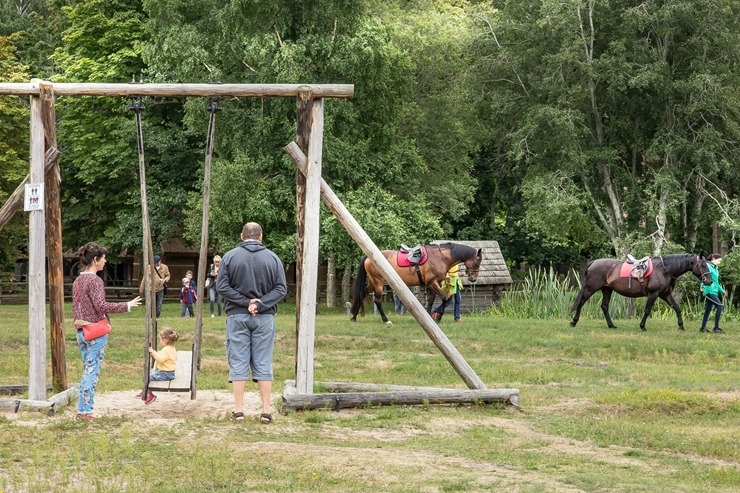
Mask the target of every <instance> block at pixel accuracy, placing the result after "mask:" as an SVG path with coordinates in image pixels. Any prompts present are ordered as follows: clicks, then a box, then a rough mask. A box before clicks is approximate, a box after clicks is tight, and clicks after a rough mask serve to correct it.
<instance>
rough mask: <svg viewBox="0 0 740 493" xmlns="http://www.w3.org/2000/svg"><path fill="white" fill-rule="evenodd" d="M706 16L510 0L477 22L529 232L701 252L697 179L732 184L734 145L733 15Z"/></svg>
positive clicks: (499, 152)
mask: <svg viewBox="0 0 740 493" xmlns="http://www.w3.org/2000/svg"><path fill="white" fill-rule="evenodd" d="M712 7H713V8H711V9H708V10H709V11H710V12H707V11H706V10H702V11H701V12H699V11H698V8H699V6H698V5H697V4H695V3H692V2H682V1H667V2H664V1H655V2H653V1H648V2H639V3H637V2H634V3H628V4H624V3H623V2H622V3H618V4H617V3H615V2H599V3H598V4H597V3H596V2H594V1H590V0H589V1H581V0H574V1H568V2H550V1H541V2H537V3H536V5H534V6H532V5H531V4H527V5H524V4H522V3H521V2H504V3H503V4H501V5H499V10H498V11H497V12H496V14H495V15H491V16H482V17H481V25H480V26H481V36H482V37H481V43H480V44H479V45H478V46H479V49H480V56H481V58H480V60H481V63H480V64H479V66H478V69H479V77H480V80H481V81H486V82H485V87H486V89H487V92H489V93H490V98H489V99H488V104H486V105H485V106H484V108H485V109H486V110H487V111H490V115H491V117H490V121H491V127H492V129H493V131H492V135H491V138H490V141H491V144H490V145H489V146H488V148H489V149H496V152H495V153H493V155H494V156H496V157H497V161H493V162H494V163H495V162H499V163H501V162H503V163H504V164H503V166H504V168H505V169H507V170H511V172H510V173H508V172H507V174H508V176H516V177H520V178H519V179H518V185H515V189H516V190H518V192H519V194H520V195H519V196H520V197H521V198H522V199H523V201H524V203H525V206H526V212H525V216H524V217H525V219H526V224H527V227H528V228H529V229H531V230H534V231H538V232H540V233H541V234H544V235H546V237H548V238H552V239H555V240H557V241H562V242H566V243H570V244H576V245H580V246H581V248H582V249H583V250H588V249H589V248H592V247H590V246H589V245H592V244H593V243H594V239H595V238H594V237H595V236H597V235H598V236H600V237H601V240H602V241H608V242H609V244H610V245H611V248H612V249H613V250H614V252H615V253H616V254H617V255H622V254H624V253H625V252H628V251H633V252H635V253H638V254H643V253H656V254H657V253H660V252H661V251H662V249H663V248H664V246H665V241H666V240H668V241H672V242H673V243H674V244H680V245H681V246H682V247H683V248H687V247H693V244H692V243H693V240H692V239H691V233H690V231H692V230H693V229H696V228H697V227H698V226H697V225H699V224H702V223H703V219H704V218H705V217H706V216H703V215H702V214H701V212H702V211H701V203H702V200H703V197H702V195H703V194H702V192H701V190H702V187H701V181H702V180H703V176H706V174H707V173H711V174H715V173H716V174H717V175H718V176H726V170H727V163H729V162H732V160H733V159H735V158H737V146H736V143H737V142H738V137H740V136H738V134H737V129H738V128H740V127H738V125H737V122H738V119H737V115H738V113H737V108H738V100H737V88H736V86H737V85H736V84H735V83H733V82H731V81H733V80H734V78H733V77H732V74H733V73H734V72H735V71H736V65H737V60H738V57H737V46H738V43H737V42H738V34H737V33H738V29H737V27H738V26H737V23H738V15H737V13H738V12H737V10H738V7H737V5H736V4H735V3H734V2H729V1H728V2H723V1H718V2H713V6H712ZM533 26H536V29H535V28H533ZM728 52H729V54H728ZM715 98H717V99H715ZM720 98H721V99H722V100H723V101H725V104H724V105H721V104H720V103H719V100H720ZM728 102H729V104H728ZM484 162H486V161H484ZM487 162H491V161H487ZM684 203H688V204H689V206H688V207H685V208H682V204H684ZM590 225H591V226H590ZM645 240H647V241H648V243H649V248H646V250H642V248H645V247H646V245H645ZM598 241H599V239H598V238H597V239H596V242H597V243H598ZM640 245H642V248H640V249H641V250H642V251H639V252H636V251H635V247H636V246H640Z"/></svg>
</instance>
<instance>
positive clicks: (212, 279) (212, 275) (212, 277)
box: [208, 255, 222, 318]
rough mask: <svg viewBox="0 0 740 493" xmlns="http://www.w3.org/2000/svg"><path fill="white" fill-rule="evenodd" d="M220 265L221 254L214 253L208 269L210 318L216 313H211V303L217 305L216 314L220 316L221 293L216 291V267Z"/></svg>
mask: <svg viewBox="0 0 740 493" xmlns="http://www.w3.org/2000/svg"><path fill="white" fill-rule="evenodd" d="M220 266H221V256H220V255H216V256H215V257H213V263H212V264H211V267H210V268H209V269H208V281H209V282H208V299H209V300H210V301H211V318H213V317H215V316H216V315H214V314H213V304H214V303H215V304H216V306H218V316H219V317H220V316H221V303H222V301H221V295H220V294H218V291H216V277H217V276H218V268H219V267H220Z"/></svg>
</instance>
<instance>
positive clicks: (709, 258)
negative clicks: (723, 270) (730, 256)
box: [707, 253, 722, 262]
mask: <svg viewBox="0 0 740 493" xmlns="http://www.w3.org/2000/svg"><path fill="white" fill-rule="evenodd" d="M718 258H722V255H720V254H719V253H713V254H711V255H709V257H707V260H709V261H710V262H711V261H712V260H715V259H718Z"/></svg>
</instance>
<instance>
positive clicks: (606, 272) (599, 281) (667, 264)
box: [570, 252, 712, 332]
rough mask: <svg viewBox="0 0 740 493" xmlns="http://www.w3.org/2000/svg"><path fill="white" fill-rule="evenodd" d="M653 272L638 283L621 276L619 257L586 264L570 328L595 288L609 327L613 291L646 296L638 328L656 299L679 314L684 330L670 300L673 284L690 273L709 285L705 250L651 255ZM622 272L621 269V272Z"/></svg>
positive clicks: (636, 280)
mask: <svg viewBox="0 0 740 493" xmlns="http://www.w3.org/2000/svg"><path fill="white" fill-rule="evenodd" d="M651 260H652V263H653V267H652V272H651V273H649V275H648V276H647V277H645V278H644V279H643V281H642V282H640V281H639V280H638V279H637V278H635V277H622V275H621V274H620V270H622V265H623V264H624V262H623V261H621V260H616V259H609V258H601V259H597V260H593V261H591V262H590V263H589V264H588V266H587V267H586V272H585V273H584V275H583V285H582V287H581V291H580V292H579V293H578V296H577V297H576V301H575V303H573V306H572V307H571V311H575V312H576V314H575V317H573V320H572V321H571V322H570V326H571V327H575V326H576V324H577V323H578V319H579V318H580V316H581V308H582V307H583V305H584V303H586V301H587V300H588V299H589V298H590V297H591V296H592V295H593V294H594V293H596V292H597V291H601V295H602V299H601V310H602V311H603V312H604V317H605V318H606V324H607V325H608V326H609V328H610V329H616V326H615V325H614V322H612V319H611V317H610V316H609V302H610V301H611V297H612V292H613V291H616V292H617V293H618V294H621V295H622V296H626V297H628V298H641V297H643V296H647V302H646V303H645V313H644V314H643V315H642V320H641V321H640V328H641V329H642V330H646V329H645V320H647V318H648V315H650V312H651V311H652V309H653V305H654V304H655V300H656V299H657V298H661V299H663V300H664V301H665V302H666V303H668V304H669V305H670V306H671V308H673V310H674V311H675V312H676V316H677V317H678V330H680V331H681V332H683V331H684V328H683V318H681V308H680V307H679V306H678V303H676V300H675V299H673V287H674V286H675V284H676V279H678V277H679V276H681V275H683V274H685V273H687V272H691V273H693V274H694V275H695V276H696V277H698V278H699V279H701V281H702V282H703V283H704V284H707V285H709V284H711V283H712V279H711V276H710V275H709V269H708V268H707V259H706V258H705V257H704V253H703V252H702V253H700V254H699V255H695V254H690V253H683V254H672V255H664V256H662V257H653V258H652V259H651ZM623 272H624V271H623Z"/></svg>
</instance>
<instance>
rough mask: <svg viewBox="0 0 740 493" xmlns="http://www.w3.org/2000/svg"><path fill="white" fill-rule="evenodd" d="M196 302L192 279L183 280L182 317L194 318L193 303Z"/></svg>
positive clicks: (181, 295) (181, 292)
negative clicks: (191, 283)
mask: <svg viewBox="0 0 740 493" xmlns="http://www.w3.org/2000/svg"><path fill="white" fill-rule="evenodd" d="M195 301H196V296H195V289H193V287H192V286H191V285H190V279H188V278H187V277H183V278H182V288H181V289H180V304H181V305H182V309H181V310H180V315H182V316H183V317H194V316H195V313H194V312H193V303H195Z"/></svg>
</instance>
